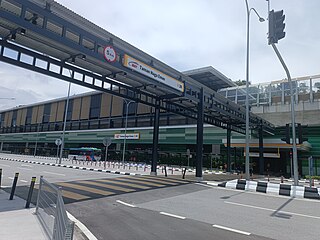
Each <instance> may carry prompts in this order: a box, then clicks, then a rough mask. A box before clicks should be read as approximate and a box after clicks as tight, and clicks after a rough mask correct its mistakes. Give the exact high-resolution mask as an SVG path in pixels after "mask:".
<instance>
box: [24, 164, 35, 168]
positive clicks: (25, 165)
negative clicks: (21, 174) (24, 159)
mask: <svg viewBox="0 0 320 240" xmlns="http://www.w3.org/2000/svg"><path fill="white" fill-rule="evenodd" d="M21 167H30V168H32V167H33V166H31V165H27V164H21Z"/></svg>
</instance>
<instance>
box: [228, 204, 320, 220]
mask: <svg viewBox="0 0 320 240" xmlns="http://www.w3.org/2000/svg"><path fill="white" fill-rule="evenodd" d="M224 202H225V203H227V204H232V205H236V206H241V207H248V208H254V209H259V210H265V211H269V212H278V213H284V214H290V215H295V216H299V217H306V218H314V219H320V217H317V216H312V215H307V214H301V213H293V212H286V211H277V209H271V208H264V207H258V206H252V205H247V204H242V203H235V202H228V201H224Z"/></svg>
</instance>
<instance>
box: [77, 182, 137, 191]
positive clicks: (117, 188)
mask: <svg viewBox="0 0 320 240" xmlns="http://www.w3.org/2000/svg"><path fill="white" fill-rule="evenodd" d="M77 183H84V184H89V185H93V186H99V187H105V188H111V189H112V190H118V191H122V192H133V191H135V190H134V189H132V188H123V187H118V186H114V185H111V184H107V183H97V182H91V181H90V182H89V181H78V182H77Z"/></svg>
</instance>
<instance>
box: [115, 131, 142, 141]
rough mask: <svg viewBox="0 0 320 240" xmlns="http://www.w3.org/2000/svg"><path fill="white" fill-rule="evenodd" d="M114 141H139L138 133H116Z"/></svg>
mask: <svg viewBox="0 0 320 240" xmlns="http://www.w3.org/2000/svg"><path fill="white" fill-rule="evenodd" d="M114 139H116V140H118V139H119V140H120V139H129V140H130V139H131V140H136V139H140V133H127V134H124V133H116V134H114Z"/></svg>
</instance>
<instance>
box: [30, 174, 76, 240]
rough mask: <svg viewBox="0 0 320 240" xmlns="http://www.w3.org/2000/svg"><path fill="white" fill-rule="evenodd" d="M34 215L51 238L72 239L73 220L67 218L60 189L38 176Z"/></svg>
mask: <svg viewBox="0 0 320 240" xmlns="http://www.w3.org/2000/svg"><path fill="white" fill-rule="evenodd" d="M36 215H37V217H38V218H39V220H40V222H41V225H42V226H43V228H44V230H45V232H46V233H47V235H48V237H49V238H50V239H52V240H72V239H73V229H74V222H72V221H71V220H69V218H68V216H67V212H66V210H65V208H64V202H63V199H62V195H61V193H60V190H59V189H58V188H57V187H55V186H54V185H52V184H51V183H49V182H48V181H46V180H45V179H43V177H41V178H40V186H39V193H38V199H37V207H36Z"/></svg>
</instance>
